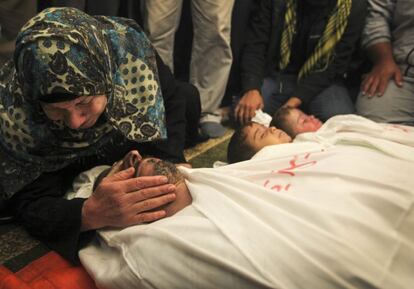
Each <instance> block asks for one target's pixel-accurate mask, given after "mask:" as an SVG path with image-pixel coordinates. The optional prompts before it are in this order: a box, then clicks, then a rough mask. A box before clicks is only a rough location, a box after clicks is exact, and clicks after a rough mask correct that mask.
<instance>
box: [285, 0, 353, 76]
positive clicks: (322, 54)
mask: <svg viewBox="0 0 414 289" xmlns="http://www.w3.org/2000/svg"><path fill="white" fill-rule="evenodd" d="M297 1H298V0H287V1H286V12H285V23H284V27H283V28H284V29H283V33H282V38H281V42H280V56H281V57H280V63H279V67H280V69H281V70H283V69H285V68H286V67H287V65H288V64H289V61H290V52H291V45H292V42H293V36H294V34H295V30H296V20H297V19H296V17H297V15H296V7H297ZM351 6H352V0H337V4H336V6H335V9H334V10H333V11H332V13H331V15H330V17H329V20H328V23H327V24H326V27H325V31H324V32H323V34H322V37H321V38H320V39H319V41H318V43H317V44H316V47H315V49H314V51H313V53H312V54H311V55H310V57H309V58H308V59H307V60H306V62H305V63H304V64H303V66H302V67H301V69H300V71H299V76H298V79H299V80H300V79H301V78H303V77H305V76H307V75H308V74H309V73H311V72H315V71H324V70H326V69H327V67H328V65H329V64H330V63H331V62H332V59H333V55H334V53H333V52H334V49H335V46H336V44H337V43H338V42H339V41H340V40H341V38H342V35H343V34H344V31H345V28H346V26H347V25H348V17H349V14H350V13H351Z"/></svg>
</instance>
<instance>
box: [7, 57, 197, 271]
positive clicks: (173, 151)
mask: <svg viewBox="0 0 414 289" xmlns="http://www.w3.org/2000/svg"><path fill="white" fill-rule="evenodd" d="M157 67H158V73H159V79H160V84H161V90H162V94H163V98H164V102H165V107H166V120H167V134H168V140H167V141H164V142H160V143H156V144H153V143H145V144H137V143H134V142H132V141H127V140H126V139H125V138H124V137H123V136H121V135H119V136H118V137H117V139H114V140H113V141H111V142H110V143H109V144H107V145H106V146H105V147H103V148H101V149H102V151H106V152H110V153H106V154H105V155H106V157H105V158H103V157H101V156H100V155H99V154H97V155H94V156H90V157H88V158H82V159H79V160H78V162H77V163H75V164H73V165H71V166H69V167H67V168H65V169H62V170H59V171H57V172H52V173H44V174H42V175H41V176H40V177H39V178H38V179H36V180H35V181H34V182H33V183H31V184H30V185H28V186H26V187H25V188H24V189H22V190H21V191H19V192H18V193H17V194H15V195H14V196H13V197H12V199H11V200H10V205H11V206H12V207H13V210H14V214H15V215H16V217H17V220H18V221H19V222H20V223H22V224H23V225H24V227H25V228H26V229H27V230H28V231H29V232H30V233H31V234H32V235H33V236H35V237H37V238H39V239H40V240H41V241H43V242H44V243H45V244H46V245H47V246H48V247H49V248H51V249H52V250H55V251H56V252H58V253H59V254H61V255H62V256H63V257H64V258H66V259H68V260H70V261H71V262H73V263H76V262H78V250H79V249H80V248H81V247H82V246H84V245H85V244H87V242H88V241H89V240H90V239H91V237H92V236H93V235H94V232H93V231H89V232H82V233H81V232H80V226H81V211H82V206H83V202H84V201H85V199H73V200H66V199H63V198H62V197H63V195H64V194H65V193H66V191H67V190H68V188H70V186H71V185H72V181H73V179H74V178H75V177H76V176H77V175H78V174H79V173H80V172H82V171H85V170H87V169H90V168H92V167H94V166H97V165H104V164H106V165H111V164H113V163H114V162H115V161H117V160H119V159H121V158H122V157H123V156H124V155H125V154H126V153H127V152H128V151H130V150H132V149H138V150H139V151H140V153H141V154H151V155H154V156H157V157H160V158H165V159H167V160H170V161H172V162H184V161H185V160H184V156H183V153H182V150H183V148H184V142H185V134H186V125H187V124H186V122H189V123H198V118H199V116H200V111H201V107H200V99H199V94H198V91H197V89H196V88H195V87H193V86H192V85H190V84H187V83H179V82H178V83H177V82H176V81H175V80H174V78H173V76H172V74H171V72H170V70H169V68H168V67H166V66H165V65H164V63H162V61H161V59H160V58H159V57H158V56H157ZM187 103H191V104H192V105H194V104H195V105H197V103H198V107H197V106H195V107H187V105H186V104H187ZM187 110H191V113H190V115H191V117H192V118H193V119H187V120H186V119H185V116H186V115H187V116H188V115H189V114H188V113H187ZM197 113H198V114H197ZM108 156H109V157H108Z"/></svg>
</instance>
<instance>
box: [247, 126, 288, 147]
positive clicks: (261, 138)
mask: <svg viewBox="0 0 414 289" xmlns="http://www.w3.org/2000/svg"><path fill="white" fill-rule="evenodd" d="M245 133H246V135H247V137H246V142H247V143H248V144H249V146H251V147H252V148H253V149H254V150H255V151H259V150H261V149H262V148H263V147H265V146H268V145H275V144H282V143H289V142H291V141H292V138H291V137H290V136H289V135H288V134H286V133H285V132H284V131H283V130H280V129H277V128H275V127H274V126H271V127H266V126H264V125H261V124H258V123H254V122H253V123H252V124H251V125H249V126H247V127H246V128H245Z"/></svg>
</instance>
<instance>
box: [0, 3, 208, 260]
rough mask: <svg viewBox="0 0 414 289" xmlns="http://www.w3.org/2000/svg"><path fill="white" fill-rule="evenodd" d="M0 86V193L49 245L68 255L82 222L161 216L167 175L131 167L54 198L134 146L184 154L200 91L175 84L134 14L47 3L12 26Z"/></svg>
mask: <svg viewBox="0 0 414 289" xmlns="http://www.w3.org/2000/svg"><path fill="white" fill-rule="evenodd" d="M0 97H1V98H0V193H1V198H2V199H7V200H9V201H10V205H11V206H12V207H13V210H14V212H15V214H16V216H17V219H18V220H19V221H20V222H21V223H22V224H23V225H24V226H25V227H26V228H27V229H28V230H29V232H31V233H32V234H34V235H36V236H38V237H39V238H41V239H43V240H44V241H45V242H46V243H47V244H48V245H49V246H50V247H51V248H52V249H54V250H56V251H58V252H60V253H61V254H62V255H63V256H64V257H66V258H68V259H70V260H76V256H77V249H78V248H79V246H81V245H82V243H83V242H85V240H87V239H88V236H90V235H91V234H90V233H87V232H93V230H94V229H97V228H102V227H105V226H128V225H131V224H137V223H142V222H148V221H154V220H156V219H159V218H162V217H163V216H164V215H165V212H164V211H162V210H160V209H157V208H158V207H159V206H161V205H164V204H166V203H169V202H171V201H172V200H174V198H175V195H174V186H173V185H169V184H167V183H166V182H167V180H166V179H165V178H163V177H149V178H132V176H133V175H134V172H133V171H123V172H120V173H119V174H117V175H114V176H111V177H108V178H107V179H105V180H104V181H102V182H101V184H100V186H98V187H97V188H96V190H95V193H94V195H93V197H91V198H89V199H87V200H85V199H74V200H64V199H62V198H61V196H62V195H63V194H64V193H65V191H66V189H67V188H68V186H70V184H71V182H72V180H73V178H74V176H76V175H77V174H78V173H79V172H80V171H83V170H85V169H88V168H90V167H93V166H96V165H100V164H111V163H113V162H114V161H115V160H117V159H120V158H121V157H122V156H123V155H124V154H125V153H126V152H128V151H130V150H131V149H138V150H139V151H140V152H141V153H143V154H145V153H149V154H152V155H155V156H157V157H159V158H164V159H168V160H170V161H173V162H184V161H185V159H184V157H183V148H184V137H185V126H186V123H185V122H186V120H185V115H186V103H187V102H188V99H190V98H192V99H190V101H193V102H194V103H196V104H197V100H198V107H197V105H196V106H195V107H191V108H187V109H191V110H192V112H193V113H194V111H197V108H198V113H199V110H200V108H199V99H197V98H198V97H199V96H198V94H197V91H196V89H194V88H192V87H189V86H185V85H176V83H175V81H174V79H173V77H172V75H171V73H170V72H169V70H168V68H166V66H165V65H163V63H162V61H161V60H160V58H159V57H158V56H157V55H156V52H155V50H154V49H153V47H152V46H151V44H150V42H149V41H148V39H147V38H146V36H145V35H144V33H143V32H142V30H141V29H140V27H139V26H138V25H137V24H136V23H135V22H133V21H131V20H128V19H123V18H116V17H104V16H96V17H91V16H89V15H87V14H85V13H83V12H81V11H79V10H77V9H74V8H51V9H47V10H44V11H43V12H41V13H40V14H38V15H37V16H35V17H34V18H32V19H31V20H29V22H28V23H27V24H26V25H25V26H24V27H23V28H22V30H21V32H20V33H19V35H18V38H17V41H16V50H15V54H14V59H13V61H10V62H8V63H7V64H6V65H5V66H4V67H3V68H2V70H1V71H0ZM195 122H196V123H197V120H196V121H195ZM167 136H168V139H167ZM149 142H150V143H149ZM81 232H85V233H81Z"/></svg>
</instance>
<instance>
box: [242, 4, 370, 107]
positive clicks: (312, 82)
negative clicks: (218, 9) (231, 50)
mask: <svg viewBox="0 0 414 289" xmlns="http://www.w3.org/2000/svg"><path fill="white" fill-rule="evenodd" d="M299 2H301V1H299ZM335 3H336V1H329V4H327V5H326V6H324V7H318V8H317V9H315V8H313V9H309V8H308V7H304V6H303V7H302V6H301V5H305V4H303V3H302V4H301V5H298V7H299V10H298V23H299V24H298V27H297V34H296V37H295V39H293V45H292V46H293V47H291V52H292V54H291V61H290V63H289V64H288V66H287V68H286V69H285V71H282V72H281V73H288V74H292V73H293V74H297V72H298V71H299V69H300V67H301V66H302V65H303V64H304V62H305V60H306V59H307V58H308V57H309V56H310V55H311V54H312V52H313V49H314V48H315V46H316V44H317V43H318V41H319V38H320V37H321V36H322V35H323V32H324V29H325V26H326V24H327V21H328V19H329V17H330V13H331V11H332V8H333V7H334V4H335ZM308 5H309V4H306V6H308ZM285 11H286V7H285V1H282V0H262V1H261V2H260V5H259V7H258V9H257V10H256V11H255V14H254V16H253V18H252V21H251V24H250V28H249V31H248V36H247V41H246V45H245V47H244V50H243V56H242V64H241V68H242V76H241V78H242V93H244V92H246V91H248V90H251V89H257V90H260V88H261V87H262V83H263V79H264V78H265V77H267V76H270V75H272V74H274V73H275V71H278V70H279V61H280V40H281V35H282V31H283V27H284V15H285ZM365 13H366V2H365V1H364V0H360V1H352V8H351V12H350V16H349V19H348V24H347V27H346V29H345V32H344V34H343V35H342V38H341V40H340V41H339V42H338V44H337V45H336V47H335V51H334V59H333V61H332V62H331V63H330V64H329V66H328V67H327V69H325V70H324V71H320V72H319V71H318V72H312V73H310V74H309V75H307V76H305V77H304V78H303V79H301V80H300V81H299V82H298V85H297V87H296V89H295V91H294V93H293V94H292V96H296V97H298V98H300V99H301V100H302V102H303V103H305V104H306V103H308V102H309V101H310V100H311V99H312V98H313V97H314V96H316V95H318V94H319V93H320V92H321V91H322V90H324V89H326V88H327V87H329V86H330V85H332V84H333V83H334V81H335V80H336V79H341V78H343V77H344V75H345V73H346V71H347V67H348V64H349V62H350V60H351V56H352V53H353V51H354V50H355V48H356V46H357V43H358V40H359V38H360V35H361V31H362V28H363V25H364V19H365ZM301 16H302V17H301Z"/></svg>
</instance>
